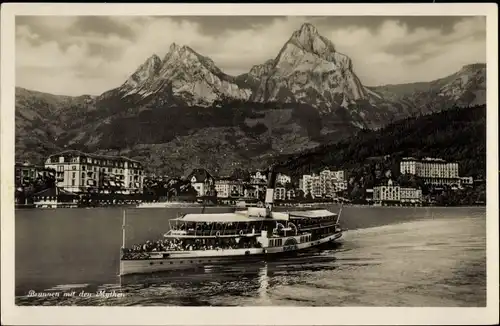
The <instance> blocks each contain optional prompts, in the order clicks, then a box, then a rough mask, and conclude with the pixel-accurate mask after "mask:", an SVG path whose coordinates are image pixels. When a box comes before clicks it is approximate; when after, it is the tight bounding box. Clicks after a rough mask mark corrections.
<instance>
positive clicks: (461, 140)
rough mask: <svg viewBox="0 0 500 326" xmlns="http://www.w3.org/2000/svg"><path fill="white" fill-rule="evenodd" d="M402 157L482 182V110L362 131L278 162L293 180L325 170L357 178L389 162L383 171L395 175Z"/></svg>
mask: <svg viewBox="0 0 500 326" xmlns="http://www.w3.org/2000/svg"><path fill="white" fill-rule="evenodd" d="M387 155H389V156H390V157H388V156H387ZM407 156H413V157H439V158H443V159H445V160H448V161H454V162H458V164H459V173H460V175H461V176H473V177H475V178H484V177H485V175H486V106H485V105H479V106H473V107H463V108H453V109H449V110H446V111H442V112H438V113H433V114H429V115H424V116H420V117H416V118H415V117H411V118H406V119H404V120H400V121H397V122H394V123H392V124H390V125H388V126H387V127H385V128H383V129H380V130H376V131H373V130H362V131H360V132H359V133H358V134H357V135H356V136H354V137H352V138H349V139H345V140H342V141H340V142H338V143H335V144H332V145H323V146H320V147H318V148H315V149H313V150H309V151H306V152H303V153H301V154H300V155H292V156H283V157H281V160H289V161H290V162H291V163H290V167H291V173H292V174H293V175H295V176H299V175H302V174H305V173H311V172H319V171H320V170H321V169H323V168H324V167H331V168H336V169H348V170H351V171H354V172H356V171H359V170H360V169H362V168H363V167H364V166H365V165H366V164H369V163H370V162H373V161H386V162H391V163H389V164H388V165H392V166H391V170H392V172H393V173H394V174H397V170H398V166H399V165H398V164H397V162H398V161H399V159H400V158H402V157H407ZM386 166H387V165H386Z"/></svg>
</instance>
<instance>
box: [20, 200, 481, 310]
mask: <svg viewBox="0 0 500 326" xmlns="http://www.w3.org/2000/svg"><path fill="white" fill-rule="evenodd" d="M329 209H331V210H332V211H337V209H338V207H329ZM182 211H183V212H200V211H201V208H192V209H183V210H182ZM206 211H207V212H224V211H228V209H227V208H206ZM179 212H180V210H179V209H127V239H126V242H127V245H131V244H133V243H139V242H142V241H145V240H148V239H157V238H159V237H161V235H162V234H163V233H165V232H166V231H167V230H168V220H169V219H171V218H174V217H176V216H177V214H178V213H179ZM15 222H16V224H15V228H16V239H15V242H16V248H15V249H16V250H15V276H16V281H15V288H16V304H18V305H84V306H86V305H190V306H193V305H195V306H200V305H213V306H269V305H283V306H291V305H295V306H404V307H412V306H414V307H422V306H427V307H429V306H431V307H443V306H445V307H446V306H474V307H481V306H485V305H486V210H485V208H484V207H474V208H466V207H463V208H392V207H391V208H389V207H354V206H348V207H344V209H343V212H342V224H343V227H344V228H348V229H349V231H347V232H346V233H345V234H344V237H343V241H342V244H341V246H340V247H338V248H327V249H325V250H323V251H317V252H311V253H307V254H301V255H299V256H298V257H293V258H286V259H281V260H277V261H272V262H262V263H253V264H239V265H233V266H228V267H217V266H214V267H210V268H206V269H205V270H202V271H198V272H182V273H176V274H170V275H162V274H160V275H155V276H152V277H151V276H150V277H144V276H138V277H133V278H130V279H122V280H120V278H119V277H118V276H117V274H118V270H119V248H120V246H121V241H122V234H121V223H122V210H121V209H119V208H102V209H99V208H98V209H57V210H35V209H32V210H17V211H16V216H15ZM30 290H33V291H35V292H36V293H41V292H43V291H51V292H53V293H59V294H60V296H59V297H42V298H40V297H30V296H28V293H29V291H30ZM73 291H74V292H73ZM99 291H104V292H99ZM72 292H73V295H71V293H72ZM64 293H66V295H70V296H64ZM96 293H101V294H100V295H96ZM103 293H104V295H108V296H109V297H107V298H105V297H103V296H102V295H103Z"/></svg>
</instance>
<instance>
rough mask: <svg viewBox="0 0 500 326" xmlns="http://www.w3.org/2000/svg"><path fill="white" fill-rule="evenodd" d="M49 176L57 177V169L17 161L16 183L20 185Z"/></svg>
mask: <svg viewBox="0 0 500 326" xmlns="http://www.w3.org/2000/svg"><path fill="white" fill-rule="evenodd" d="M49 176H52V177H55V170H53V169H50V168H47V167H45V166H42V165H33V164H29V163H16V165H15V183H16V186H18V187H19V186H22V185H24V184H27V183H30V182H32V181H33V180H35V179H37V178H40V177H49Z"/></svg>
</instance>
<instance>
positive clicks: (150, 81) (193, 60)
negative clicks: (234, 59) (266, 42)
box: [104, 43, 251, 106]
mask: <svg viewBox="0 0 500 326" xmlns="http://www.w3.org/2000/svg"><path fill="white" fill-rule="evenodd" d="M110 93H111V94H113V95H118V96H120V97H121V98H130V97H135V98H136V99H137V98H138V99H139V100H141V102H154V103H156V104H166V103H178V102H179V101H180V102H182V103H184V104H188V105H202V106H203V105H205V106H206V105H210V104H212V103H213V102H214V101H215V100H217V99H220V98H224V97H229V98H232V99H239V100H248V99H249V97H250V95H251V90H250V89H247V88H244V87H241V86H240V85H238V83H237V80H236V78H235V77H232V76H229V75H226V74H225V73H223V72H222V70H220V69H219V68H218V67H217V66H216V65H215V63H214V62H213V61H212V59H210V58H208V57H205V56H202V55H201V54H199V53H197V52H196V51H194V50H193V49H191V48H190V47H188V46H185V45H184V46H180V45H178V44H176V43H173V44H172V45H171V46H170V49H169V51H168V53H167V54H166V55H165V57H164V58H163V60H161V59H160V58H159V57H158V56H157V55H153V56H151V57H150V58H148V59H147V60H146V62H144V63H143V64H142V65H141V66H140V67H139V68H138V69H137V70H136V71H135V72H134V73H133V74H132V76H130V77H129V79H127V81H125V83H124V84H123V85H121V86H120V87H118V88H117V89H114V90H112V91H110V92H108V93H106V94H105V95H104V96H110V95H111V94H110Z"/></svg>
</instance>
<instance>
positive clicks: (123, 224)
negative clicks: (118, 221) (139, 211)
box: [122, 209, 126, 249]
mask: <svg viewBox="0 0 500 326" xmlns="http://www.w3.org/2000/svg"><path fill="white" fill-rule="evenodd" d="M125 223H126V213H125V209H123V222H122V249H125V225H126V224H125Z"/></svg>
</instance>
